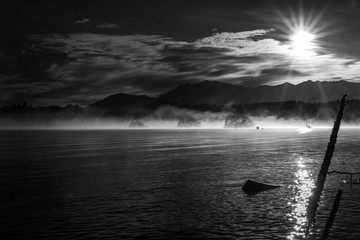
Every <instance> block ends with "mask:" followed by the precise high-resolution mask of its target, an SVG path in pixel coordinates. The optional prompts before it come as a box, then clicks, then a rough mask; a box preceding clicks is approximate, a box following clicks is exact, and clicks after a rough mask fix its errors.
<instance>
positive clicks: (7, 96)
mask: <svg viewBox="0 0 360 240" xmlns="http://www.w3.org/2000/svg"><path fill="white" fill-rule="evenodd" d="M359 12H360V1H359V0H334V1H325V0H318V1H316V0H303V1H298V0H272V1H270V0H251V1H248V0H241V1H239V0H238V1H232V0H218V1H215V0H207V1H205V0H193V1H172V0H167V1H162V0H148V1H136V0H133V1H106V0H103V1H96V2H95V1H76V2H75V1H72V2H70V1H69V2H67V1H16V0H11V1H9V0H3V1H1V2H0V29H1V32H2V34H1V39H0V107H1V106H6V105H9V104H14V103H21V102H23V101H27V102H28V103H29V104H31V105H35V106H37V105H43V106H44V105H60V106H65V105H67V104H78V105H81V106H86V105H88V104H91V103H94V102H96V101H99V100H101V99H103V98H105V97H107V96H109V95H111V94H116V93H128V94H135V95H148V96H152V97H158V96H160V95H161V94H163V93H165V92H167V91H169V90H171V89H173V88H175V87H177V86H178V85H180V84H185V83H197V82H202V81H204V80H209V81H221V82H226V83H231V84H238V85H243V86H248V87H256V86H260V85H277V84H281V83H284V82H290V83H293V84H298V83H301V82H302V81H307V80H313V81H339V80H346V81H351V82H360V79H359V78H358V73H359V72H360V15H359V14H358V13H359ZM299 31H301V32H305V33H307V34H309V35H311V40H308V42H307V45H302V42H301V41H300V44H299V43H298V41H297V40H299V39H295V37H294V35H295V34H296V33H297V32H299ZM305 40H306V39H305ZM305 40H304V41H305Z"/></svg>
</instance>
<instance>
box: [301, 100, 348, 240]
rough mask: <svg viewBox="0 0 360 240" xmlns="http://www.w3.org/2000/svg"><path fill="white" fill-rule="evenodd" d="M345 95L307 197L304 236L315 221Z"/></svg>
mask: <svg viewBox="0 0 360 240" xmlns="http://www.w3.org/2000/svg"><path fill="white" fill-rule="evenodd" d="M346 96H347V95H346V94H344V95H343V97H342V99H341V102H340V107H339V110H338V113H337V116H336V120H335V122H334V126H333V129H332V132H331V135H330V141H329V143H328V145H327V149H326V152H325V156H324V159H323V162H322V165H321V168H320V172H319V174H318V177H317V180H316V183H315V188H314V189H313V194H312V195H311V197H310V199H309V204H308V207H307V226H306V237H307V236H308V234H309V231H310V227H311V226H312V225H313V223H314V222H315V216H316V210H317V208H318V205H319V201H320V196H321V193H322V190H323V188H324V184H325V180H326V175H327V173H328V170H329V166H330V163H331V158H332V156H333V154H334V150H335V144H336V139H337V134H338V132H339V128H340V123H341V119H342V116H343V113H344V108H345V100H346Z"/></svg>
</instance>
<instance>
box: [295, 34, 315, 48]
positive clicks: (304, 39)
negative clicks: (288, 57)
mask: <svg viewBox="0 0 360 240" xmlns="http://www.w3.org/2000/svg"><path fill="white" fill-rule="evenodd" d="M290 39H291V41H292V45H293V48H294V50H295V51H301V50H303V51H310V50H311V49H312V48H314V42H313V41H314V39H315V36H314V34H312V33H310V32H307V31H304V30H299V31H297V32H295V33H294V34H293V35H292V36H291V38H290Z"/></svg>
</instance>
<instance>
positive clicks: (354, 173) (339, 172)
mask: <svg viewBox="0 0 360 240" xmlns="http://www.w3.org/2000/svg"><path fill="white" fill-rule="evenodd" d="M331 173H338V174H349V175H356V174H360V172H341V171H331V172H328V174H331Z"/></svg>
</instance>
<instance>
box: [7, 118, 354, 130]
mask: <svg viewBox="0 0 360 240" xmlns="http://www.w3.org/2000/svg"><path fill="white" fill-rule="evenodd" d="M225 117H226V114H221V115H219V116H218V117H211V118H206V117H205V116H202V117H199V118H196V119H199V122H200V126H196V127H178V123H179V120H177V119H161V118H160V119H154V118H139V119H137V118H129V117H127V118H110V117H109V118H95V117H93V118H75V119H52V120H48V119H45V120H43V119H39V120H37V119H36V120H35V119H33V120H27V119H25V120H18V119H16V120H15V119H11V118H7V119H4V118H3V119H1V118H0V130H37V129H38V130H39V129H40V130H41V129H43V130H46V129H47V130H51V129H53V130H87V129H88V130H90V129H139V128H140V129H144V128H146V129H186V128H190V129H197V128H199V129H222V128H224V125H225ZM134 119H136V120H139V121H141V122H142V123H143V124H144V126H141V127H130V126H129V125H130V123H131V122H132V121H133V120H134ZM250 119H251V120H252V122H253V123H254V125H253V126H252V127H245V128H251V129H252V128H256V127H258V128H259V129H273V128H284V129H286V128H294V129H299V130H300V131H301V132H302V130H301V129H304V130H306V125H309V126H311V127H312V128H331V127H332V125H333V122H332V121H321V120H306V121H305V120H303V119H300V118H289V119H281V118H277V117H275V116H269V117H252V116H250ZM342 125H343V126H344V127H358V126H360V125H359V124H358V123H357V122H345V123H343V124H342Z"/></svg>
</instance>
